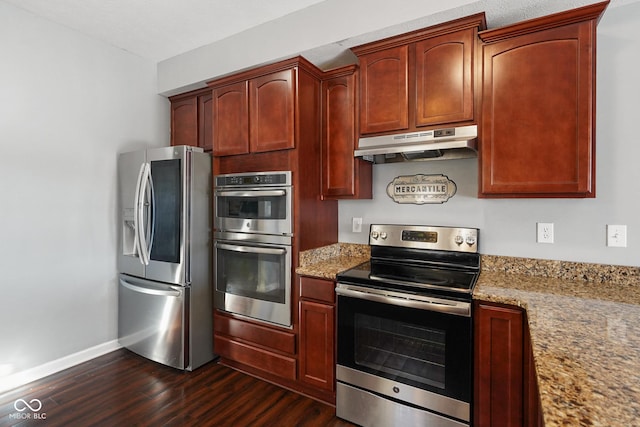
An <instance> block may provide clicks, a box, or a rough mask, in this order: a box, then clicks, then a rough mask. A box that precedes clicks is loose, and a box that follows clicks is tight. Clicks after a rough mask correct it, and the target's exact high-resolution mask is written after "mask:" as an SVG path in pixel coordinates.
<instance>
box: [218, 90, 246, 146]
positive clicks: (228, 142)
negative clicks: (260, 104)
mask: <svg viewBox="0 0 640 427" xmlns="http://www.w3.org/2000/svg"><path fill="white" fill-rule="evenodd" d="M248 95H249V94H248V90H247V82H246V81H243V82H240V83H235V84H230V85H227V86H222V87H218V88H214V89H213V155H214V156H231V155H235V154H246V153H248V152H249V102H248Z"/></svg>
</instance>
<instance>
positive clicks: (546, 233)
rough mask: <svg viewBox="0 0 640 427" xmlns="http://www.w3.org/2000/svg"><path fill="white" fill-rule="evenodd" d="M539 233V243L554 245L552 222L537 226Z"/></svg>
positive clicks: (541, 223) (539, 223) (540, 223)
mask: <svg viewBox="0 0 640 427" xmlns="http://www.w3.org/2000/svg"><path fill="white" fill-rule="evenodd" d="M536 226H537V231H538V238H537V239H536V241H537V242H538V243H553V223H552V222H538V223H537V224H536Z"/></svg>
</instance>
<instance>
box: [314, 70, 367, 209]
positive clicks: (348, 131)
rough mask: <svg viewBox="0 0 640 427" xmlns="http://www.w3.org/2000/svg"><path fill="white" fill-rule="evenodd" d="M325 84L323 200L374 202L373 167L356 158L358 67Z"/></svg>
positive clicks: (337, 75) (323, 101)
mask: <svg viewBox="0 0 640 427" xmlns="http://www.w3.org/2000/svg"><path fill="white" fill-rule="evenodd" d="M343 70H346V71H340V70H339V71H337V72H335V73H334V74H331V73H329V75H331V76H332V77H330V78H327V79H325V80H324V81H323V82H322V162H321V164H322V197H324V198H327V199H360V198H363V199H370V198H371V197H372V189H371V163H369V162H366V161H364V160H362V159H357V158H355V157H353V150H354V149H355V145H356V135H357V132H358V131H357V129H356V128H357V121H356V106H355V103H356V84H355V80H356V75H355V67H344V69H343Z"/></svg>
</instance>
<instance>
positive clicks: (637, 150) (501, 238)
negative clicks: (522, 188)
mask: <svg viewBox="0 0 640 427" xmlns="http://www.w3.org/2000/svg"><path fill="white" fill-rule="evenodd" d="M639 24H640V4H639V3H635V4H630V5H628V6H623V7H616V8H609V9H608V10H607V11H606V12H605V14H604V16H603V18H602V19H601V21H600V24H599V26H598V40H597V42H598V58H597V59H598V66H597V115H596V117H597V119H596V123H597V124H596V126H597V133H596V144H597V145H596V147H597V148H596V151H597V154H596V158H597V163H596V168H597V171H596V181H597V183H596V185H597V197H596V198H595V199H582V200H572V199H559V200H558V199H524V200H505V199H501V200H488V199H478V198H477V196H476V189H477V185H478V180H477V170H478V167H477V162H476V161H475V160H466V159H465V160H456V161H447V162H427V163H411V164H408V163H405V164H402V166H399V165H393V164H389V165H374V167H373V168H374V171H373V175H374V199H373V200H372V201H341V202H340V203H339V214H340V224H339V227H340V232H339V239H340V241H342V242H356V243H365V242H366V238H367V235H366V232H363V233H352V232H351V218H352V217H362V218H363V223H364V224H363V229H364V230H366V229H367V227H368V225H369V224H371V223H377V222H383V223H385V222H391V223H421V224H432V225H458V226H472V227H478V228H480V230H481V231H480V232H481V236H480V252H482V253H485V254H493V255H507V256H522V257H530V258H544V259H559V260H567V261H583V262H595V263H605V264H617V265H631V266H640V215H639V214H638V212H640V167H639V166H638V161H639V160H640V140H639V139H638V132H637V127H636V126H637V124H638V120H639V119H640V117H639V115H638V112H639V111H640V110H639V107H638V100H639V99H640V79H638V69H640V54H639V53H640V32H638V30H637V28H638V25H639ZM538 131H539V132H540V134H541V137H544V132H546V131H552V130H550V129H538ZM415 173H427V174H429V173H443V174H445V175H448V176H449V178H450V179H452V180H453V181H455V182H456V184H457V186H458V193H457V194H456V195H455V196H454V197H453V198H452V199H451V200H450V201H449V202H447V203H445V204H443V205H422V206H416V205H398V204H396V203H394V202H393V201H392V200H391V199H390V198H389V197H387V196H386V194H385V189H386V185H387V184H388V183H389V182H390V181H391V180H392V179H393V178H394V177H395V176H397V175H404V174H415ZM536 222H552V223H554V224H555V243H554V244H551V245H550V244H540V243H536V231H535V230H536ZM607 224H625V225H627V227H628V235H627V239H628V247H627V248H614V247H607V246H606V244H605V243H606V239H605V227H606V225H607Z"/></svg>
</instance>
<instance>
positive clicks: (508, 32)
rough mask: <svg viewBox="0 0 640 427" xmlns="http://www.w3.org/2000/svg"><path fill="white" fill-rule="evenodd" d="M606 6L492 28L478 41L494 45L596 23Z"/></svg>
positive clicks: (580, 8)
mask: <svg viewBox="0 0 640 427" xmlns="http://www.w3.org/2000/svg"><path fill="white" fill-rule="evenodd" d="M608 5H609V0H607V1H604V2H601V3H596V4H592V5H589V6H583V7H579V8H577V9H572V10H569V11H565V12H558V13H554V14H552V15H547V16H542V17H540V18H533V19H529V20H527V21H522V22H518V23H516V24H513V25H507V26H504V27H500V28H492V29H490V30H485V31H481V32H479V33H478V37H480V40H482V41H483V42H484V43H495V42H499V41H501V40H506V39H510V38H512V37H517V36H521V35H525V34H529V33H534V32H536V31H541V30H546V29H550V28H556V27H561V26H563V25H569V24H575V23H577V22H584V21H589V20H596V23H597V21H599V20H600V17H601V16H602V14H603V13H604V11H605V9H606V8H607V6H608Z"/></svg>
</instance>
